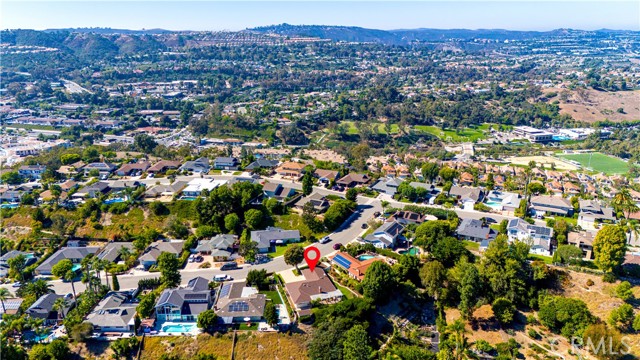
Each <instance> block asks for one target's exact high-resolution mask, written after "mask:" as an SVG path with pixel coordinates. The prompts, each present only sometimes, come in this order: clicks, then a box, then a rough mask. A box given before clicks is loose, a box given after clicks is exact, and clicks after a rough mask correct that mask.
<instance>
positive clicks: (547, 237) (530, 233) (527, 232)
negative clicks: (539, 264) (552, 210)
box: [507, 218, 553, 256]
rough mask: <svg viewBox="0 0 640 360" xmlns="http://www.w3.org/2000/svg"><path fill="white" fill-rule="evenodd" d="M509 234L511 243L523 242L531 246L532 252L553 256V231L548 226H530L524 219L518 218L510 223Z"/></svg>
mask: <svg viewBox="0 0 640 360" xmlns="http://www.w3.org/2000/svg"><path fill="white" fill-rule="evenodd" d="M507 234H508V235H509V240H510V241H523V242H525V243H528V244H529V245H530V246H531V250H530V252H532V253H534V254H538V255H546V256H551V253H552V251H551V250H552V249H551V238H552V236H553V229H551V228H548V227H546V226H537V225H532V224H529V223H528V222H526V221H524V220H523V219H520V218H516V219H512V220H511V221H509V224H508V226H507Z"/></svg>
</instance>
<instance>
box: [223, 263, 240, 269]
mask: <svg viewBox="0 0 640 360" xmlns="http://www.w3.org/2000/svg"><path fill="white" fill-rule="evenodd" d="M237 268H238V263H236V262H235V261H231V262H228V263H225V264H223V265H222V266H221V267H220V270H233V269H237Z"/></svg>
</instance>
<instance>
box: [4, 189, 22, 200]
mask: <svg viewBox="0 0 640 360" xmlns="http://www.w3.org/2000/svg"><path fill="white" fill-rule="evenodd" d="M22 195H24V192H23V191H16V190H7V191H3V192H2V193H0V202H3V203H4V202H6V203H18V202H20V199H22Z"/></svg>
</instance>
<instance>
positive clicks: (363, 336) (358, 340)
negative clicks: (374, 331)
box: [342, 325, 373, 360]
mask: <svg viewBox="0 0 640 360" xmlns="http://www.w3.org/2000/svg"><path fill="white" fill-rule="evenodd" d="M342 348H343V350H342V355H343V358H344V360H368V359H369V357H370V356H371V352H372V351H373V349H372V348H371V346H370V345H369V335H368V334H367V330H365V328H364V327H363V326H362V325H355V326H354V327H352V328H351V329H349V330H347V332H346V333H345V334H344V340H343V342H342Z"/></svg>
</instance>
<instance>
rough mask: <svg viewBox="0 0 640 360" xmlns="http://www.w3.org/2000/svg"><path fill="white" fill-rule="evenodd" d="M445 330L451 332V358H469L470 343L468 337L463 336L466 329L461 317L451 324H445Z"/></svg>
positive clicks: (457, 359)
mask: <svg viewBox="0 0 640 360" xmlns="http://www.w3.org/2000/svg"><path fill="white" fill-rule="evenodd" d="M447 331H448V332H449V333H450V334H451V337H452V339H453V343H454V344H455V349H453V358H454V359H455V360H462V359H467V358H469V354H468V353H469V348H470V347H471V344H470V343H469V339H468V338H467V337H466V336H465V333H466V332H467V329H465V323H464V321H463V320H462V319H458V320H456V321H455V322H453V323H452V324H451V325H449V326H447Z"/></svg>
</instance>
